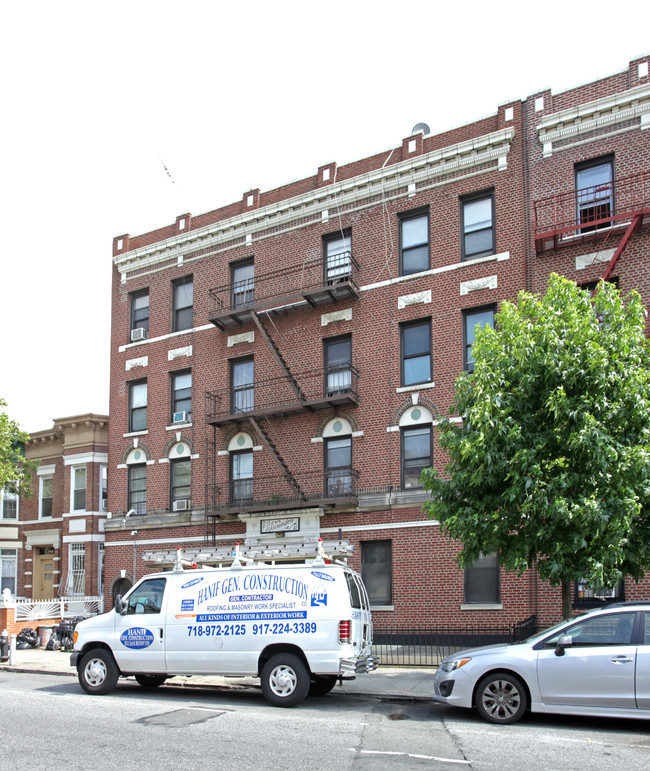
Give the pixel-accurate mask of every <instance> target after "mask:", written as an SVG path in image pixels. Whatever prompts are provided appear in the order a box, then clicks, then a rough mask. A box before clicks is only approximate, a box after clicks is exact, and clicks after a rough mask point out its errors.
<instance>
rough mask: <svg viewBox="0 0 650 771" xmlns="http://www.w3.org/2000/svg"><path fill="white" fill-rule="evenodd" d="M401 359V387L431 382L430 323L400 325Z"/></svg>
mask: <svg viewBox="0 0 650 771" xmlns="http://www.w3.org/2000/svg"><path fill="white" fill-rule="evenodd" d="M400 333H401V359H402V374H401V379H402V385H403V386H410V385H415V384H417V383H429V382H430V381H431V321H429V320H428V319H427V320H426V321H416V322H413V323H409V324H402V325H401V327H400Z"/></svg>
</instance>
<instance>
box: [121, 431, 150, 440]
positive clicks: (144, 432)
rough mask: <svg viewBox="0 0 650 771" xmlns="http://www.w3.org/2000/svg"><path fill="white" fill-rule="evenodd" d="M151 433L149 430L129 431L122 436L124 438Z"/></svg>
mask: <svg viewBox="0 0 650 771" xmlns="http://www.w3.org/2000/svg"><path fill="white" fill-rule="evenodd" d="M148 433H149V431H148V430H147V431H129V432H128V433H126V434H122V437H123V438H124V439H128V437H130V436H146V435H147V434H148Z"/></svg>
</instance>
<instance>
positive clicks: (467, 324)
mask: <svg viewBox="0 0 650 771" xmlns="http://www.w3.org/2000/svg"><path fill="white" fill-rule="evenodd" d="M463 323H464V330H463V334H464V338H465V355H464V361H463V366H464V368H465V369H466V370H467V371H468V372H473V371H474V357H473V355H472V346H473V345H474V337H475V335H476V329H477V328H478V327H494V308H479V309H478V310H472V311H465V312H464V313H463Z"/></svg>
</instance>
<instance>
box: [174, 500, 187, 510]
mask: <svg viewBox="0 0 650 771" xmlns="http://www.w3.org/2000/svg"><path fill="white" fill-rule="evenodd" d="M189 508H190V502H189V500H188V499H187V498H183V499H182V500H180V501H174V503H173V505H172V511H189Z"/></svg>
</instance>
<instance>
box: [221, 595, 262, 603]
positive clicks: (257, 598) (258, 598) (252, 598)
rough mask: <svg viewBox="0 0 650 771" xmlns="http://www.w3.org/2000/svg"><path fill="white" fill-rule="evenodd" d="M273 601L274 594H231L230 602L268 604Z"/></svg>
mask: <svg viewBox="0 0 650 771" xmlns="http://www.w3.org/2000/svg"><path fill="white" fill-rule="evenodd" d="M272 599H273V595H272V594H231V595H230V597H228V602H267V601H270V600H272Z"/></svg>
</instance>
